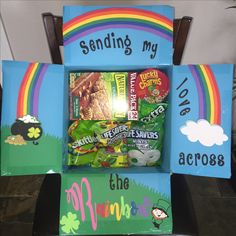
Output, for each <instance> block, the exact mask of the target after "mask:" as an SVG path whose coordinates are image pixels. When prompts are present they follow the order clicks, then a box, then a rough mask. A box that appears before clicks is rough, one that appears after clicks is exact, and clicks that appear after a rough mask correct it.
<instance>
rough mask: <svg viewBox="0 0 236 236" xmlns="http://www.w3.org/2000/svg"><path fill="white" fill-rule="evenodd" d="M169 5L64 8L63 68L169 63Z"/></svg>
mask: <svg viewBox="0 0 236 236" xmlns="http://www.w3.org/2000/svg"><path fill="white" fill-rule="evenodd" d="M173 15H174V9H173V8H172V7H169V6H116V7H113V6H112V7H111V6H65V7H64V13H63V36H64V62H65V65H66V66H69V65H70V66H80V67H87V68H88V69H89V68H90V70H91V69H94V68H99V70H118V69H121V68H122V67H124V66H129V68H131V69H133V68H134V69H135V68H137V67H140V68H147V67H154V66H156V65H161V64H172V51H173V49H172V46H173V43H172V42H173Z"/></svg>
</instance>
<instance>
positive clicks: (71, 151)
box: [67, 120, 98, 166]
mask: <svg viewBox="0 0 236 236" xmlns="http://www.w3.org/2000/svg"><path fill="white" fill-rule="evenodd" d="M94 122H95V121H89V120H88V121H87V120H80V121H75V122H73V123H72V124H71V125H70V126H69V129H68V134H69V143H68V162H67V165H69V166H71V165H73V166H81V165H90V164H91V162H92V161H93V160H94V158H95V156H96V152H97V143H98V139H97V137H96V135H95V134H94V132H93V130H92V129H91V127H92V125H93V124H94Z"/></svg>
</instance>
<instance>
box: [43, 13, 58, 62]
mask: <svg viewBox="0 0 236 236" xmlns="http://www.w3.org/2000/svg"><path fill="white" fill-rule="evenodd" d="M42 18H43V23H44V28H45V32H46V36H47V40H48V46H49V50H50V55H51V59H52V63H53V64H62V57H61V51H60V46H63V34H62V25H63V20H62V17H61V16H54V15H53V14H52V13H43V14H42Z"/></svg>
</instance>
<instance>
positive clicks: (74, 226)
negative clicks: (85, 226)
mask: <svg viewBox="0 0 236 236" xmlns="http://www.w3.org/2000/svg"><path fill="white" fill-rule="evenodd" d="M76 218H77V216H76V214H72V213H71V212H68V213H67V216H65V215H64V216H62V218H61V220H60V224H61V225H63V226H62V227H61V229H62V231H63V232H65V233H67V234H69V233H71V232H72V233H73V234H76V232H75V231H74V230H78V229H79V225H80V221H79V220H76Z"/></svg>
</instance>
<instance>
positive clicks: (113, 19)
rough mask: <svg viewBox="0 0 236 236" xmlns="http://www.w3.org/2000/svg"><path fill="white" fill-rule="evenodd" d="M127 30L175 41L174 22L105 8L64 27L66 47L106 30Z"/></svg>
mask: <svg viewBox="0 0 236 236" xmlns="http://www.w3.org/2000/svg"><path fill="white" fill-rule="evenodd" d="M116 28H127V29H135V30H142V31H145V32H149V33H152V34H155V35H157V36H159V37H162V38H164V39H166V40H168V41H172V39H173V22H172V20H170V19H168V18H167V17H165V16H163V15H160V14H158V13H155V12H152V11H147V10H143V9H137V8H123V7H117V8H104V9H98V10H94V11H90V12H87V13H85V14H82V15H79V16H77V17H75V18H73V19H71V20H69V21H68V22H66V23H64V25H63V37H64V46H66V45H68V44H70V43H72V42H74V41H75V40H77V39H79V38H82V37H84V36H86V35H89V34H92V33H94V32H97V31H100V30H105V29H116Z"/></svg>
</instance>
